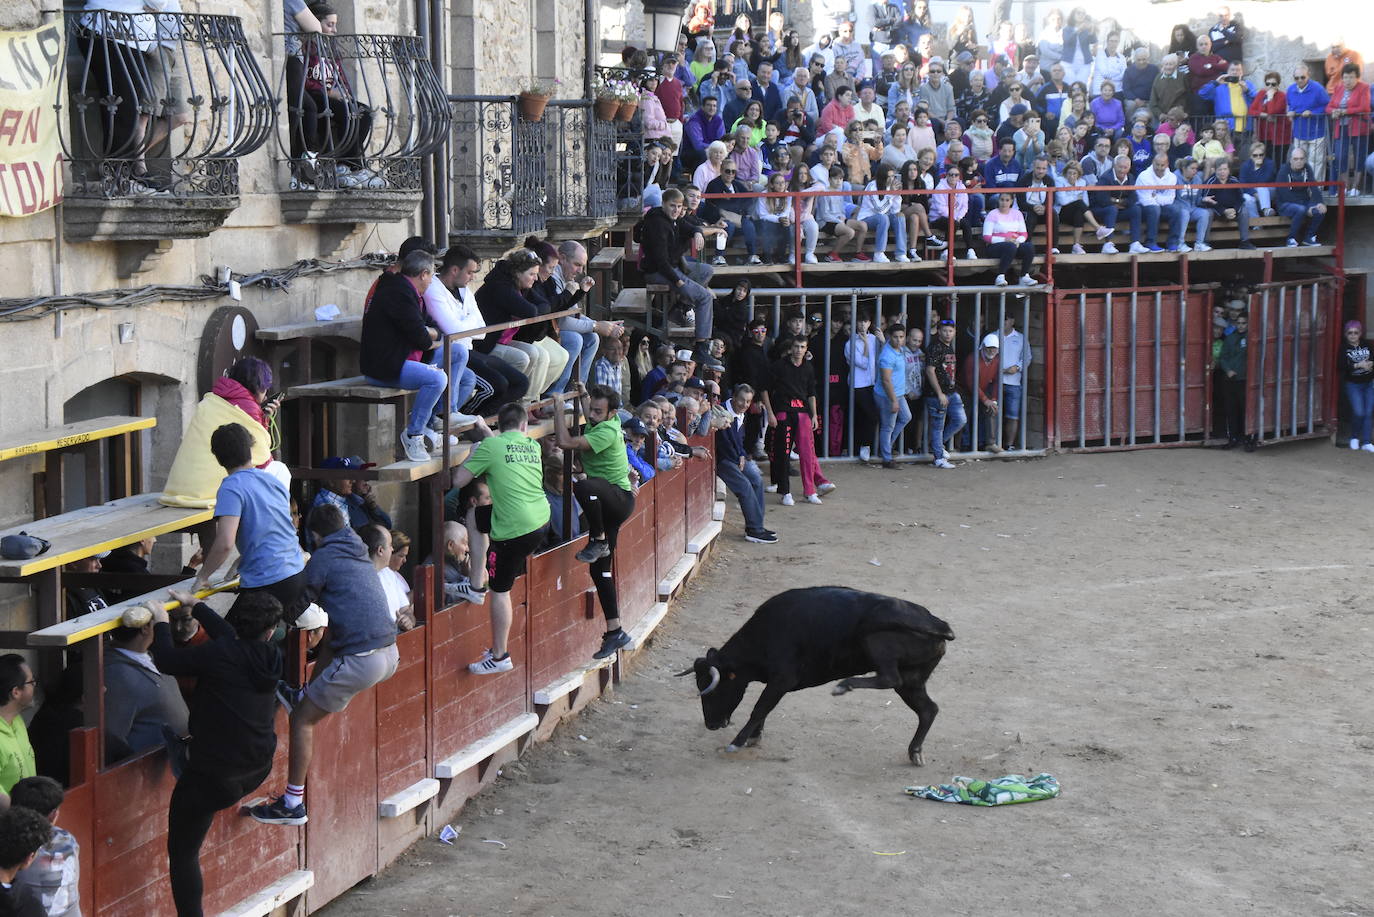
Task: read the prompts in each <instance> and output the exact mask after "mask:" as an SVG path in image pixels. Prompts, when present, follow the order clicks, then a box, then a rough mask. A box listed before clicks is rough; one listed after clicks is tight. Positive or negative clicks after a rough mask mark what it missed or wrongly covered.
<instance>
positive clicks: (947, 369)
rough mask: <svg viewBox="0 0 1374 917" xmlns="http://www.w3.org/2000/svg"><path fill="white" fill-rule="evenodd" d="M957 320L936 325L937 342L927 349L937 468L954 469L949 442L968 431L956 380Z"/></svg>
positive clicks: (929, 417) (930, 421)
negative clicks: (946, 452)
mask: <svg viewBox="0 0 1374 917" xmlns="http://www.w3.org/2000/svg"><path fill="white" fill-rule="evenodd" d="M954 333H955V329H954V321H953V319H948V318H943V319H941V320H940V324H939V325H937V326H936V333H935V340H933V341H931V342H930V346H929V347H927V348H926V383H927V384H928V385H929V386H930V393H929V394H928V395H926V418H927V421H928V423H927V426H929V427H930V452H931V454H932V455H934V456H935V467H936V468H953V467H954V463H953V462H951V461H950V460H949V459H948V458H947V457H946V456H945V442H946V441H951V440H953V439H954V436H955V434H956V433H958V432H959V431H960V430H962V429H963V428H964V424H965V423H966V422H967V418H966V417H965V416H964V402H963V399H962V398H960V397H959V392H958V390H957V389H956V388H955V385H954V380H955V375H956V373H957V372H958V366H959V363H958V359H959V358H958V354H957V353H956V352H955V347H954Z"/></svg>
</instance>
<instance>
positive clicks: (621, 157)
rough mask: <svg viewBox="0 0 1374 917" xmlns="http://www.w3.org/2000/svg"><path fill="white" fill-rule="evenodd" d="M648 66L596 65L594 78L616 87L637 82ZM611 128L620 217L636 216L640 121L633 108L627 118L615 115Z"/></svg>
mask: <svg viewBox="0 0 1374 917" xmlns="http://www.w3.org/2000/svg"><path fill="white" fill-rule="evenodd" d="M653 73H654V71H652V70H639V69H635V68H631V67H597V68H596V74H597V79H598V82H600V83H601V84H602V85H613V86H619V87H625V86H638V85H639V83H640V81H641V80H643V79H644V77H646V76H650V75H652V74H653ZM613 126H614V129H615V152H614V158H615V171H614V175H615V197H616V202H617V206H618V207H619V210H620V214H621V216H622V217H625V218H630V217H637V216H638V215H639V214H640V212H641V200H642V197H643V194H644V122H643V119H642V118H641V116H640V113H639V110H638V109H637V108H636V109H635V111H634V114H633V115H632V116H631V117H630V118H629V120H628V121H622V120H619V119H617V120H616V121H615V122H613Z"/></svg>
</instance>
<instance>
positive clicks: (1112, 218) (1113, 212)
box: [1092, 204, 1140, 242]
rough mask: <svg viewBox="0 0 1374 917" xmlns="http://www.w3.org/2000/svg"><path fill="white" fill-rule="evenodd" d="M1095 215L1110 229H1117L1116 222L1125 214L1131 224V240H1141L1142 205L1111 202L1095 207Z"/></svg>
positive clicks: (1098, 220)
mask: <svg viewBox="0 0 1374 917" xmlns="http://www.w3.org/2000/svg"><path fill="white" fill-rule="evenodd" d="M1092 211H1093V216H1095V217H1097V222H1099V223H1101V224H1102V225H1103V226H1106V227H1107V228H1108V229H1115V228H1116V224H1117V223H1118V222H1120V220H1121V218H1122V217H1123V216H1124V217H1125V218H1126V219H1127V220H1128V221H1129V222H1130V224H1131V241H1132V242H1139V241H1140V205H1139V204H1131V205H1130V206H1129V207H1117V206H1115V205H1113V204H1109V205H1107V206H1106V207H1094V208H1093V209H1092Z"/></svg>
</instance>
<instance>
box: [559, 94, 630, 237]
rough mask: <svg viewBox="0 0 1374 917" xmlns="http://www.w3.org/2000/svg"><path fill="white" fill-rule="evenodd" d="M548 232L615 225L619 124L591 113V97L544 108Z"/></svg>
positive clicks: (583, 231) (579, 232) (581, 232)
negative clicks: (616, 126) (599, 118)
mask: <svg viewBox="0 0 1374 917" xmlns="http://www.w3.org/2000/svg"><path fill="white" fill-rule="evenodd" d="M543 123H544V138H545V141H546V145H547V148H548V181H549V195H548V215H547V221H546V222H547V224H548V228H549V230H550V232H554V233H558V234H572V235H584V234H586V233H589V232H592V231H594V230H596V229H598V228H609V227H610V226H611V225H612V224H614V223H615V219H616V201H615V182H614V180H613V178H612V176H613V175H614V174H615V127H614V126H613V125H612V124H611V123H610V122H607V121H600V120H598V119H596V118H595V117H593V114H592V102H591V101H590V100H589V99H571V100H560V101H556V102H551V103H550V104H549V107H548V108H547V109H546V110H545V112H544V122H543Z"/></svg>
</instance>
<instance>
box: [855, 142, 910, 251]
mask: <svg viewBox="0 0 1374 917" xmlns="http://www.w3.org/2000/svg"><path fill="white" fill-rule="evenodd" d="M874 174H875V176H876V177H875V178H874V180H873V181H871V182H869V183H868V184H867V185H866V186H865V188H864V190H865V191H879V190H882V191H896V190H899V189H900V188H901V187H902V177H901V176H900V175H898V174H897V170H895V169H893V168H891V167H889V166H887V165H886V164H885V163H881V162H880V163H878V168H877V169H876V170H875V171H874ZM857 217H858V219H859V220H861V221H862V222H863V223H864V224H865V225H867V226H868V228H869V229H870V230H873V231H874V232H876V234H877V235H876V237H875V238H874V240H873V258H872V259H871V260H873V261H880V262H887V261H890V260H892V259H890V258H888V257H887V253H886V251H885V249H886V248H887V233H888V230H890V229H891V230H895V232H896V235H897V254H896V260H898V261H910V260H911V259H910V258H908V257H907V253H906V220H905V219H904V218H903V217H902V198H901V195H899V194H862V195H859V210H858V213H857ZM862 254H863V253H862V252H860V255H862ZM860 255H856V256H855V260H856V261H857V260H863V261H868V260H870V259H869V258H867V257H863V258H860Z"/></svg>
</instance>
